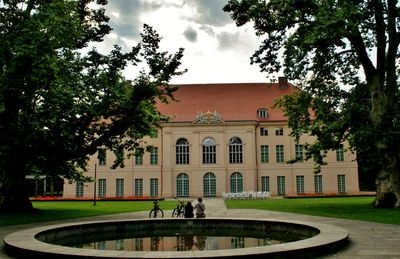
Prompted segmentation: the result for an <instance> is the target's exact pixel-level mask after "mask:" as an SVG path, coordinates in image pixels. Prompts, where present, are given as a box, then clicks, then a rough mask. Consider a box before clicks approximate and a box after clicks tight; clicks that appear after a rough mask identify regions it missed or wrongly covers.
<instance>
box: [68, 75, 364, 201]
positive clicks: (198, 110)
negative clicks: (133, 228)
mask: <svg viewBox="0 0 400 259" xmlns="http://www.w3.org/2000/svg"><path fill="white" fill-rule="evenodd" d="M293 91H296V88H295V87H294V86H293V85H291V84H290V83H287V81H286V80H285V78H280V80H279V82H278V83H235V84H193V85H180V86H179V89H178V90H177V91H176V92H175V93H174V96H175V98H176V99H177V100H178V101H177V102H171V103H169V104H164V103H159V104H158V110H159V111H160V112H161V113H162V114H163V115H168V116H171V120H170V121H169V122H167V123H163V124H162V125H161V127H160V128H159V131H158V134H157V136H151V137H146V138H145V139H144V141H145V142H147V143H148V145H151V146H152V147H153V148H152V149H151V152H144V153H143V154H138V155H137V156H133V157H131V158H130V159H129V161H128V160H127V161H126V162H125V167H124V168H118V169H115V170H113V169H110V167H111V165H112V164H113V161H114V157H113V153H112V152H109V151H106V150H100V151H99V152H103V154H102V155H101V156H97V155H94V156H92V157H91V159H90V162H89V166H88V172H87V175H88V176H91V177H93V178H94V177H95V174H94V172H95V170H94V168H95V164H96V165H97V167H96V168H97V170H96V185H94V182H90V183H84V184H83V183H72V184H69V183H65V185H64V197H66V198H74V197H93V196H94V192H96V196H98V197H121V196H125V197H126V196H154V197H163V198H169V197H200V196H203V197H220V196H222V194H223V193H228V192H229V193H240V192H244V191H253V192H259V191H261V192H270V193H271V194H272V195H285V194H333V193H335V194H337V193H356V192H358V191H359V187H358V172H357V163H356V161H355V158H356V157H355V154H353V153H351V152H350V151H347V150H346V146H347V145H346V143H344V144H343V147H341V148H339V149H338V150H333V151H330V152H328V153H327V157H326V161H327V162H328V164H327V165H324V166H323V167H322V171H321V173H319V174H315V173H314V164H313V161H304V162H297V163H294V164H290V163H287V161H289V160H293V159H295V158H302V157H303V155H304V154H303V152H304V144H305V143H307V142H309V143H311V142H312V138H311V137H307V136H303V137H302V138H301V139H300V143H298V144H297V143H295V140H294V138H292V137H291V136H290V135H289V134H290V129H289V128H288V125H287V119H286V118H285V116H284V114H283V112H282V111H281V110H279V109H276V108H273V105H274V101H275V100H276V99H277V98H279V97H281V96H282V95H285V94H290V93H291V92H293ZM98 157H101V159H100V160H99V158H98ZM95 186H96V189H95Z"/></svg>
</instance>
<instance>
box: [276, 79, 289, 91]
mask: <svg viewBox="0 0 400 259" xmlns="http://www.w3.org/2000/svg"><path fill="white" fill-rule="evenodd" d="M278 85H279V88H280V89H287V88H288V87H289V85H288V81H287V77H286V76H280V77H279V78H278Z"/></svg>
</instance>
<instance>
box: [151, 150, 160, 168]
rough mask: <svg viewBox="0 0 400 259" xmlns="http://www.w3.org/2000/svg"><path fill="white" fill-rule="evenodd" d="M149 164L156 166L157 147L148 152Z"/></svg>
mask: <svg viewBox="0 0 400 259" xmlns="http://www.w3.org/2000/svg"><path fill="white" fill-rule="evenodd" d="M150 164H151V165H156V164H158V147H152V148H151V150H150Z"/></svg>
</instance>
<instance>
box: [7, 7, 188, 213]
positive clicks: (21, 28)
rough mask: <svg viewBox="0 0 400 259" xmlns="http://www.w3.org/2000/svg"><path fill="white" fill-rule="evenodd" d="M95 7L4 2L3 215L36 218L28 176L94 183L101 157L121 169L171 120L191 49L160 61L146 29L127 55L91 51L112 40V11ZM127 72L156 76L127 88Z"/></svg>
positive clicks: (161, 55)
mask: <svg viewBox="0 0 400 259" xmlns="http://www.w3.org/2000/svg"><path fill="white" fill-rule="evenodd" d="M92 2H94V1H92V0H79V1H78V0H75V1H72V0H54V1H43V0H3V1H0V42H1V45H0V68H1V71H0V121H1V124H0V212H15V211H28V210H31V209H32V204H31V202H30V200H29V197H28V196H27V193H26V191H25V189H26V188H25V176H26V175H27V174H33V175H47V176H53V175H54V176H56V175H61V176H63V177H64V178H65V179H69V180H88V178H87V177H85V175H84V172H85V166H86V163H87V161H88V158H89V156H90V155H92V154H94V153H96V152H97V150H98V148H99V147H104V148H109V149H111V150H114V151H115V153H116V154H117V159H116V161H115V164H114V166H115V167H116V166H123V157H124V153H126V152H124V151H128V153H133V152H134V151H135V149H136V148H137V147H138V146H139V145H140V142H139V140H140V139H142V138H143V136H145V135H149V134H151V133H152V132H154V131H155V130H157V126H158V125H159V123H160V122H162V121H164V120H166V118H165V117H163V116H162V115H161V114H159V112H158V111H157V110H156V108H155V103H156V100H157V99H160V100H162V101H164V102H167V97H171V98H173V95H172V94H173V91H174V90H175V88H174V87H172V86H170V85H169V84H168V82H169V81H170V79H171V77H172V76H174V75H179V74H181V73H183V72H184V71H179V70H178V69H179V66H180V65H181V58H182V56H183V49H179V50H178V51H177V52H176V53H174V54H169V53H167V52H162V51H159V43H160V36H159V35H158V34H157V33H156V32H155V31H154V30H153V29H152V28H151V27H150V26H147V25H145V26H144V31H143V33H142V34H141V36H142V42H141V43H139V44H138V45H137V46H135V47H133V48H132V50H131V51H129V52H127V53H123V52H122V51H121V48H120V47H118V46H115V47H114V49H113V50H112V51H111V52H110V53H109V54H107V55H103V54H101V53H99V52H98V51H96V49H91V50H88V49H87V46H88V44H89V43H91V42H100V41H102V39H103V37H104V36H105V35H106V34H108V33H109V32H110V31H111V28H110V27H109V26H108V25H107V22H108V20H109V19H108V17H107V16H106V15H105V10H104V6H105V5H106V4H107V1H105V0H97V1H96V3H97V7H98V8H90V4H93V3H92ZM83 53H86V54H83ZM128 64H133V65H135V66H137V67H139V65H141V66H143V65H144V64H147V65H146V66H147V70H146V71H148V72H145V70H144V69H145V68H142V70H140V71H141V72H140V73H139V76H138V77H137V78H136V79H135V80H132V81H129V80H126V79H125V78H124V77H123V76H122V73H121V72H122V70H123V69H124V68H125V67H126V66H127V65H128ZM146 66H145V67H146ZM160 86H163V87H160ZM168 100H169V98H168Z"/></svg>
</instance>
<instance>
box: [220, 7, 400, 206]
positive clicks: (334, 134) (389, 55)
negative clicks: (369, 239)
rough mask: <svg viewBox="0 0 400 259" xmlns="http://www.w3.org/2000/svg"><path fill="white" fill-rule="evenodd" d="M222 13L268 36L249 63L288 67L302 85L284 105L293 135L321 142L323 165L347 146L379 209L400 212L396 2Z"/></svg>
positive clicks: (317, 155) (317, 154)
mask: <svg viewBox="0 0 400 259" xmlns="http://www.w3.org/2000/svg"><path fill="white" fill-rule="evenodd" d="M224 11H227V12H231V16H232V18H233V19H234V20H235V21H236V24H237V25H238V26H241V25H243V24H245V23H247V22H250V21H252V22H253V23H254V28H255V30H256V33H257V35H259V36H262V35H265V40H264V41H263V42H262V44H261V46H260V48H259V50H257V51H256V52H255V53H254V55H253V56H252V57H251V63H257V64H259V66H260V68H261V71H264V72H268V73H276V72H279V71H280V70H281V69H282V68H283V69H284V73H285V75H286V76H287V77H288V78H289V79H290V80H294V82H295V83H296V85H298V87H299V88H300V90H301V92H300V93H297V94H296V95H294V96H292V97H286V98H284V99H283V100H282V101H280V103H278V106H281V107H283V109H284V111H285V113H286V115H287V116H288V118H289V125H290V127H291V128H292V129H293V136H296V137H298V136H300V135H301V134H310V135H313V136H316V137H317V141H316V142H315V143H312V144H310V145H308V146H307V153H308V158H312V157H313V158H314V159H315V160H316V162H317V163H318V164H324V161H323V157H324V154H325V152H326V151H327V150H329V149H335V148H337V146H338V145H339V144H340V143H341V142H343V141H345V140H347V141H349V143H350V144H351V147H352V148H353V149H354V150H355V151H357V154H358V156H359V157H360V156H361V157H362V158H363V159H361V161H364V162H365V161H368V164H367V165H365V164H362V165H361V167H362V168H364V169H366V170H368V171H369V172H372V173H374V174H375V175H376V190H377V195H376V199H375V202H374V205H375V206H376V207H400V134H399V132H400V131H399V129H400V127H399V118H398V111H399V110H398V109H399V78H398V75H399V67H398V65H399V61H400V60H399V41H400V32H399V31H400V24H399V17H400V8H399V3H398V1H397V0H387V1H383V0H368V1H367V0H356V1H347V0H343V1H337V0H326V1H316V0H287V1H279V0H270V1H265V0H242V1H238V0H230V1H229V2H228V4H227V5H226V6H225V7H224ZM342 86H347V88H348V89H351V90H349V91H346V90H344V88H343V87H342ZM310 110H312V111H313V113H314V115H313V116H314V117H311V115H310V112H309V111H310ZM358 116H359V117H358Z"/></svg>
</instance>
